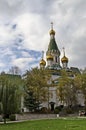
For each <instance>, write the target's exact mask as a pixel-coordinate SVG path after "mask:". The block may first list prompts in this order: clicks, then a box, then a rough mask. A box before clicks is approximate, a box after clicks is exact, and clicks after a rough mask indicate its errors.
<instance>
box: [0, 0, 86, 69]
mask: <svg viewBox="0 0 86 130" xmlns="http://www.w3.org/2000/svg"><path fill="white" fill-rule="evenodd" d="M33 2H34V4H33ZM51 21H53V22H54V29H55V31H56V36H55V37H56V42H57V44H58V48H59V49H60V51H61V52H62V47H63V46H64V47H65V48H66V55H67V57H68V58H69V66H77V67H80V68H84V67H86V61H85V55H86V51H85V50H86V43H85V41H86V36H85V34H86V28H85V26H86V1H85V0H76V1H75V0H71V1H69V0H65V1H64V0H54V1H52V0H49V1H46V0H34V1H33V0H32V1H31V0H10V1H9V0H0V64H1V65H0V66H1V67H0V70H2V69H6V70H7V68H9V66H11V65H19V64H21V68H22V69H26V68H29V67H32V66H35V65H36V66H37V64H39V61H40V58H41V51H42V50H44V51H45V52H46V50H47V48H48V44H49V39H50V37H49V30H50V22H51ZM61 57H62V54H61Z"/></svg>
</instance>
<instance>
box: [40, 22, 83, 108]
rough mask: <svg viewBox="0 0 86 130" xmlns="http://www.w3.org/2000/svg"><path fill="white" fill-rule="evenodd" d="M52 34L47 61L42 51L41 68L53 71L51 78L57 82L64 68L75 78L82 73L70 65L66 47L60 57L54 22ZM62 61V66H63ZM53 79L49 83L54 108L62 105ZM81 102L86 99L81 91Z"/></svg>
mask: <svg viewBox="0 0 86 130" xmlns="http://www.w3.org/2000/svg"><path fill="white" fill-rule="evenodd" d="M49 34H50V41H49V45H48V49H47V52H46V61H45V60H44V52H42V58H41V60H40V63H39V64H40V68H41V69H48V70H49V71H50V72H51V80H52V81H53V82H54V83H55V82H57V81H56V79H58V78H59V77H60V71H61V70H62V69H64V70H66V71H67V72H69V73H70V74H71V78H73V76H74V75H72V74H77V73H80V71H79V69H78V68H76V67H70V68H69V67H68V62H69V59H68V57H67V56H66V55H65V49H64V48H63V57H62V58H61V59H60V55H61V53H60V50H59V48H58V45H57V43H56V40H55V30H54V29H53V23H51V30H50V32H49ZM61 63H62V66H61ZM51 80H50V81H49V84H51V87H49V93H52V96H50V97H49V104H50V105H49V106H50V107H51V109H52V110H53V109H54V107H55V106H59V105H61V104H60V102H59V99H58V97H57V91H56V90H57V88H56V86H54V85H53V86H52V83H51ZM78 100H79V104H81V105H82V106H83V104H84V101H82V94H81V93H79V95H78ZM42 105H43V106H44V107H49V106H48V103H47V102H43V104H42Z"/></svg>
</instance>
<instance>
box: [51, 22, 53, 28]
mask: <svg viewBox="0 0 86 130" xmlns="http://www.w3.org/2000/svg"><path fill="white" fill-rule="evenodd" d="M51 29H52V30H53V22H51Z"/></svg>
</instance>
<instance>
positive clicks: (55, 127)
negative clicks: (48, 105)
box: [0, 118, 86, 130]
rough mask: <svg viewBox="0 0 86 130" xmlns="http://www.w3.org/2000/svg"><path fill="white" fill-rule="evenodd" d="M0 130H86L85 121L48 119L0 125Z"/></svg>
mask: <svg viewBox="0 0 86 130" xmlns="http://www.w3.org/2000/svg"><path fill="white" fill-rule="evenodd" d="M0 130H86V119H73V118H69V119H68V118H67V119H50V120H48V119H47V120H34V121H25V122H20V123H7V124H5V125H4V124H0Z"/></svg>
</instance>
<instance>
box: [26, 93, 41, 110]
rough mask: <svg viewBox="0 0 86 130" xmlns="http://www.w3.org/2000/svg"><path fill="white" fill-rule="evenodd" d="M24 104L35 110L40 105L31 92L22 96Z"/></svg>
mask: <svg viewBox="0 0 86 130" xmlns="http://www.w3.org/2000/svg"><path fill="white" fill-rule="evenodd" d="M24 105H25V106H26V108H27V109H29V111H31V112H33V111H36V110H37V109H38V108H39V107H40V102H37V101H36V98H35V97H34V95H33V92H28V93H27V94H26V95H25V98H24Z"/></svg>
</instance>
